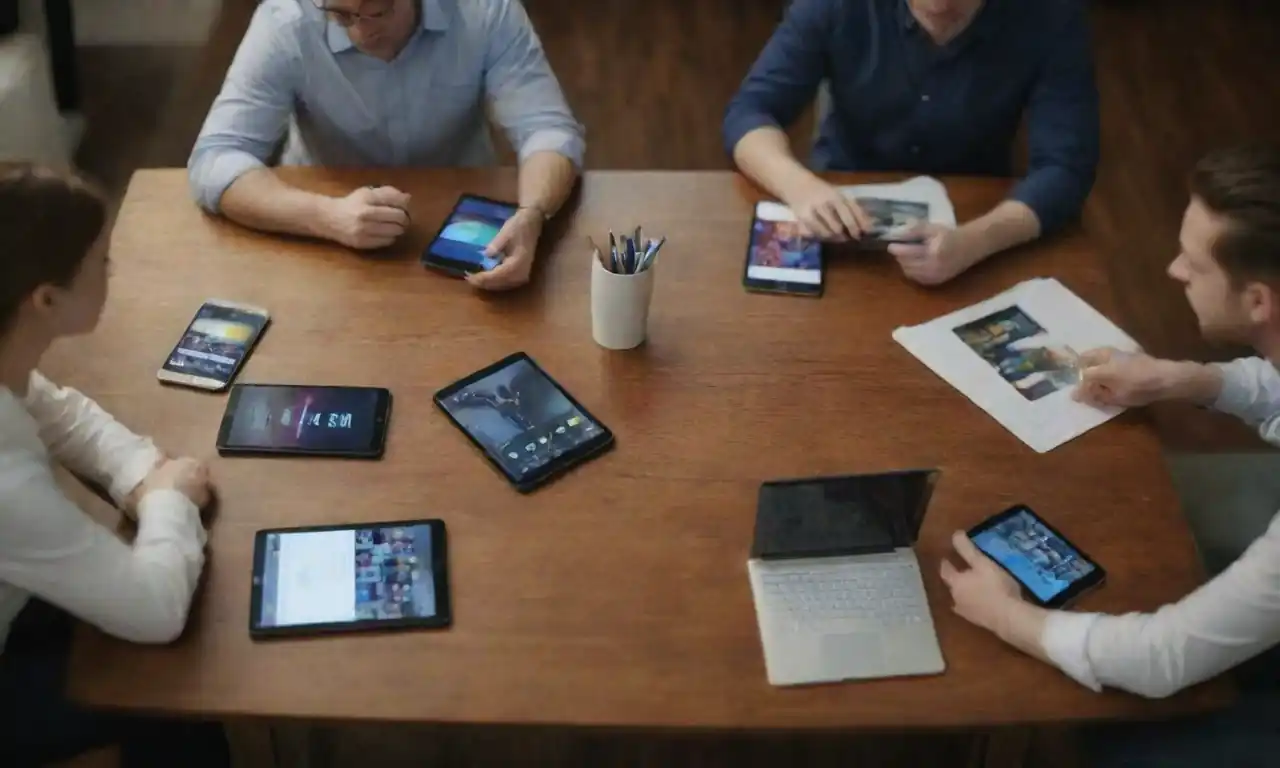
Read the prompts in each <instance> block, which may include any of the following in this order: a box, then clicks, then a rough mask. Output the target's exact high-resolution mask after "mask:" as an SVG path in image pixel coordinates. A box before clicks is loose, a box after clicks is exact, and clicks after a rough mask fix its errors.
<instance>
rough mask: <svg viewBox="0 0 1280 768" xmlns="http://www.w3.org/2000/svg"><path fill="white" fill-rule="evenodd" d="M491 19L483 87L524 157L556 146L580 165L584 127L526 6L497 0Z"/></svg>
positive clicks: (559, 152) (521, 158)
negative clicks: (575, 112) (567, 101)
mask: <svg viewBox="0 0 1280 768" xmlns="http://www.w3.org/2000/svg"><path fill="white" fill-rule="evenodd" d="M489 24H490V33H489V49H488V51H487V52H486V55H485V72H484V84H485V92H486V94H487V95H488V98H489V100H490V103H491V105H492V107H493V115H494V119H495V120H496V121H497V123H498V124H499V125H501V126H502V128H503V130H504V131H505V132H506V134H507V138H508V139H509V140H510V142H511V146H512V147H513V148H514V149H515V151H516V153H517V155H518V156H519V159H520V161H521V162H524V161H525V160H526V159H528V157H529V156H530V155H532V154H534V153H537V152H555V153H557V154H560V155H563V156H564V157H566V158H568V159H569V160H570V161H571V162H572V163H573V164H574V166H575V167H577V168H579V169H581V168H582V162H583V156H584V154H585V153H586V138H585V130H584V129H583V127H582V125H581V124H579V123H578V121H577V120H576V119H574V117H573V113H572V112H571V111H570V110H569V105H568V103H566V102H565V98H564V93H563V92H562V91H561V90H560V82H559V81H558V80H557V79H556V75H555V72H553V71H552V70H551V63H550V62H548V61H547V56H546V53H545V52H544V51H543V50H542V41H541V40H539V39H538V33H537V32H536V31H534V28H533V22H531V21H530V20H529V15H528V14H527V13H526V12H525V10H524V6H523V5H521V4H520V3H519V2H512V0H503V1H502V2H499V3H495V4H494V10H493V16H492V17H491V18H490V22H489Z"/></svg>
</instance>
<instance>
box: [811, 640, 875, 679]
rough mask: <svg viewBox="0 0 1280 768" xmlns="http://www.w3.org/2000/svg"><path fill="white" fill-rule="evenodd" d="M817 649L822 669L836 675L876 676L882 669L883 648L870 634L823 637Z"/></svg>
mask: <svg viewBox="0 0 1280 768" xmlns="http://www.w3.org/2000/svg"><path fill="white" fill-rule="evenodd" d="M819 648H820V649H821V650H820V653H821V654H822V665H823V667H824V668H827V669H830V670H831V671H832V672H834V673H836V674H840V675H863V674H876V673H878V672H879V671H880V670H881V669H883V668H884V648H883V646H882V644H881V639H880V636H879V635H877V634H875V633H872V632H854V633H851V634H843V635H823V636H822V641H821V645H820V646H819Z"/></svg>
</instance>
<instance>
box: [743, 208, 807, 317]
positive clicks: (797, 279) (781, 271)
mask: <svg viewBox="0 0 1280 768" xmlns="http://www.w3.org/2000/svg"><path fill="white" fill-rule="evenodd" d="M824 274H825V269H824V265H823V259H822V243H821V242H819V241H818V240H817V239H816V238H812V237H805V236H803V235H801V234H800V222H798V221H796V217H795V214H793V213H791V210H790V209H789V208H787V207H786V206H785V205H782V204H781V203H771V202H761V203H758V204H757V205H756V215H755V218H753V219H752V221H751V237H750V239H749V240H748V241H747V258H746V268H745V270H744V272H743V275H742V285H743V287H744V288H746V289H747V290H748V291H761V292H765V293H783V294H789V295H792V296H812V297H815V298H816V297H819V296H821V295H822V283H823V276H824Z"/></svg>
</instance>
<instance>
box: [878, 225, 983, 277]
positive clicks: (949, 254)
mask: <svg viewBox="0 0 1280 768" xmlns="http://www.w3.org/2000/svg"><path fill="white" fill-rule="evenodd" d="M907 237H909V238H919V239H920V241H921V242H919V243H892V244H891V245H890V246H889V255H891V256H893V258H895V259H897V261H898V266H899V267H901V268H902V274H903V275H905V276H906V277H907V279H909V280H913V281H915V282H917V283H920V284H921V285H941V284H942V283H945V282H947V281H948V280H950V279H951V278H953V277H955V276H956V275H958V274H960V273H961V272H963V271H965V270H966V269H968V268H969V267H972V266H973V265H974V264H977V263H978V262H979V261H981V260H982V259H983V257H984V256H986V254H985V253H984V252H983V251H982V249H981V248H980V247H979V244H978V243H975V242H974V241H973V239H972V238H971V237H970V236H968V235H967V234H966V233H965V230H964V229H962V228H956V227H948V226H946V225H943V224H922V225H920V226H919V227H917V228H915V229H913V230H912V231H911V232H910V234H908V235H907Z"/></svg>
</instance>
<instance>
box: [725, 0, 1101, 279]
mask: <svg viewBox="0 0 1280 768" xmlns="http://www.w3.org/2000/svg"><path fill="white" fill-rule="evenodd" d="M1085 6H1086V4H1085V3H1083V2H1081V1H1080V0H1032V1H1028V0H858V2H849V1H848V0H793V2H792V3H791V6H790V7H789V8H788V9H787V13H786V16H785V18H784V19H783V21H782V24H781V25H779V27H778V29H777V31H775V32H774V34H773V37H772V38H770V40H769V42H768V44H767V45H766V46H765V48H764V51H762V52H761V54H760V57H759V59H757V60H756V63H755V65H754V66H753V67H752V68H751V71H750V73H749V74H748V75H747V77H746V79H745V80H744V81H743V83H742V86H741V88H740V89H739V91H738V93H737V95H736V96H734V98H733V101H731V102H730V104H729V108H728V110H727V112H726V113H725V118H724V142H725V147H726V149H727V150H728V152H729V153H730V154H731V155H732V156H733V159H734V161H735V162H736V163H737V165H738V167H739V168H740V169H741V170H742V172H743V173H745V174H746V175H747V176H750V177H751V178H752V179H754V180H755V181H756V182H758V183H759V184H760V185H761V186H763V187H764V188H765V189H767V190H768V191H769V192H771V193H772V194H774V195H776V196H777V197H778V198H779V199H781V200H782V202H784V203H786V204H787V205H788V206H789V207H790V208H791V209H792V210H793V211H795V213H796V217H797V218H798V219H799V220H800V222H801V223H802V224H804V225H805V227H806V228H807V229H808V230H809V232H810V233H811V234H813V235H815V236H817V237H820V238H822V239H824V240H830V241H836V242H840V241H846V240H849V239H851V238H852V239H856V238H858V237H859V236H860V235H861V233H862V232H863V231H864V230H865V229H866V228H867V227H868V226H869V224H870V222H869V220H868V217H867V215H866V213H865V212H864V211H862V209H861V208H860V207H859V206H858V205H857V204H856V203H855V202H853V201H852V200H849V199H847V198H845V197H843V196H842V195H841V194H840V192H839V191H838V190H837V189H836V188H835V187H833V186H832V185H830V184H828V183H827V182H825V181H823V180H822V179H821V178H820V177H819V176H817V175H816V174H815V173H814V171H819V172H820V171H909V172H915V173H926V174H970V175H972V174H979V175H996V176H1008V175H1010V174H1011V173H1012V165H1013V162H1012V160H1013V146H1014V139H1015V136H1016V135H1017V133H1018V129H1019V124H1020V122H1021V121H1022V119H1023V117H1024V116H1025V118H1026V127H1027V141H1028V145H1029V169H1028V172H1027V175H1026V177H1025V178H1023V179H1022V180H1021V181H1020V182H1019V183H1018V184H1017V185H1016V186H1015V187H1014V188H1013V190H1012V191H1011V192H1010V193H1009V195H1008V198H1007V199H1005V200H1004V201H1003V202H1001V203H1000V204H999V205H997V206H996V207H995V208H994V209H992V210H991V211H989V212H987V213H986V214H984V215H983V216H981V217H979V218H977V219H975V220H973V221H970V222H966V223H965V224H963V225H961V226H959V227H955V228H952V227H943V226H937V225H929V226H926V227H924V228H922V229H921V230H920V231H919V235H920V236H921V237H922V239H923V243H921V244H894V245H892V246H890V248H889V252H890V253H891V254H892V255H893V256H894V257H895V258H896V259H897V261H898V263H899V265H900V267H901V269H902V271H903V273H904V274H905V275H906V276H907V277H908V278H909V279H911V280H914V281H916V282H919V283H922V284H926V285H934V284H938V283H943V282H946V281H947V280H950V279H951V278H953V277H955V276H956V275H958V274H960V273H961V272H963V271H964V270H966V269H968V268H969V267H971V266H973V265H974V264H976V263H978V262H979V261H982V260H983V259H985V258H987V257H988V256H990V255H992V254H994V253H997V252H999V251H1003V250H1005V249H1007V248H1011V247H1013V246H1015V245H1018V244H1020V243H1024V242H1027V241H1029V240H1034V239H1036V238H1037V237H1040V236H1041V235H1044V234H1047V233H1050V232H1052V231H1054V230H1057V229H1060V228H1061V227H1063V226H1065V225H1066V224H1068V223H1069V222H1071V221H1072V220H1074V219H1075V218H1076V217H1077V216H1078V215H1079V213H1080V210H1081V207H1082V206H1083V205H1084V201H1085V198H1086V197H1087V196H1088V194H1089V190H1090V189H1091V188H1092V186H1093V180H1094V172H1095V169H1096V166H1097V164H1098V152H1099V143H1100V139H1099V136H1098V133H1099V127H1098V92H1097V87H1096V86H1095V83H1094V70H1093V62H1092V58H1091V56H1092V54H1091V51H1090V44H1089V19H1088V14H1087V9H1086V7H1085ZM823 82H825V83H827V85H828V87H829V91H830V96H831V99H830V101H831V109H830V114H828V115H826V117H825V120H824V121H823V122H822V125H821V135H820V136H819V138H818V141H817V143H816V145H815V146H814V149H813V158H812V166H813V170H810V169H809V168H806V167H805V166H804V165H802V164H801V163H800V162H799V161H797V160H796V158H795V156H794V155H793V154H792V151H791V146H790V142H789V141H788V139H787V135H786V133H785V129H786V128H787V127H788V126H790V125H791V124H792V123H794V122H795V121H796V119H797V118H799V116H800V114H801V113H802V112H803V111H804V110H805V109H806V108H807V107H808V106H809V105H810V104H811V103H812V102H813V100H814V95H815V94H816V93H817V92H818V89H819V85H820V84H821V83H823Z"/></svg>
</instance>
